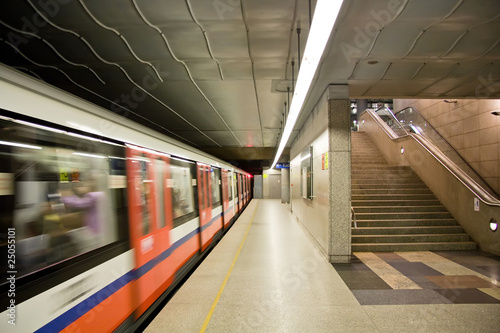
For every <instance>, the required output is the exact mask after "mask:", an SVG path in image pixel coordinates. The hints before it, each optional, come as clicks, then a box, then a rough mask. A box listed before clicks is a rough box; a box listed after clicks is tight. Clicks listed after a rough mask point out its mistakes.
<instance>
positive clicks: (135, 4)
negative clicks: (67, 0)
mask: <svg viewBox="0 0 500 333" xmlns="http://www.w3.org/2000/svg"><path fill="white" fill-rule="evenodd" d="M132 3H133V4H134V7H135V10H136V11H137V13H138V14H139V16H140V17H141V19H142V20H143V21H144V23H146V24H147V25H148V26H149V27H151V28H153V29H154V30H155V31H156V32H157V33H158V34H159V35H160V36H161V38H162V39H163V41H164V42H165V45H166V46H167V49H168V51H169V52H170V55H171V56H172V58H174V60H175V61H177V62H178V63H180V64H182V66H184V69H185V70H186V73H187V74H188V76H189V79H190V80H191V83H192V84H193V85H194V86H195V87H196V89H197V90H198V92H199V93H200V94H201V95H202V96H203V98H204V99H205V101H206V102H207V103H208V105H210V107H211V108H212V110H214V112H215V113H216V114H217V116H218V117H219V119H220V120H221V121H222V122H223V123H224V125H225V126H226V128H227V129H228V130H229V132H231V134H232V135H233V137H234V138H235V139H236V141H238V143H239V144H240V146H243V144H242V143H241V142H240V140H238V138H237V137H236V135H235V134H234V132H233V131H232V130H231V128H230V127H229V125H228V124H227V123H226V121H225V120H224V119H223V118H222V116H221V115H220V113H219V112H218V111H217V109H216V108H215V106H214V105H213V104H212V102H211V101H210V100H209V99H208V97H207V96H206V95H205V94H204V93H203V91H202V90H201V88H200V87H199V86H198V84H197V83H196V81H195V80H194V78H193V75H191V71H190V70H189V67H188V66H187V65H186V63H185V62H184V61H182V60H180V59H179V58H177V57H176V55H175V53H174V51H173V50H172V47H171V46H170V43H169V42H168V39H167V37H166V36H165V34H164V33H163V31H162V30H161V29H160V28H159V27H157V26H156V25H154V24H152V23H151V22H149V20H148V19H147V18H146V16H145V15H144V13H143V12H142V11H141V9H140V8H139V5H137V3H136V0H132ZM179 117H181V116H180V115H179ZM183 119H184V118H183ZM186 122H187V120H186ZM192 126H194V125H192ZM198 131H199V132H200V133H202V134H203V135H204V136H205V137H207V138H208V136H207V135H206V134H205V133H203V132H202V131H200V130H199V129H198ZM209 139H210V140H211V141H212V142H214V143H216V142H215V141H214V140H212V139H211V138H209ZM216 144H217V145H218V146H219V147H221V145H219V144H218V143H216Z"/></svg>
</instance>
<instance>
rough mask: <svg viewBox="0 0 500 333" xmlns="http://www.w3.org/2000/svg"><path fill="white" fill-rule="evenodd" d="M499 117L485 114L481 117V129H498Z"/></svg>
mask: <svg viewBox="0 0 500 333" xmlns="http://www.w3.org/2000/svg"><path fill="white" fill-rule="evenodd" d="M499 118H500V117H499V116H494V115H492V114H491V113H490V112H483V113H481V114H480V115H479V128H480V129H483V128H489V127H496V126H499V125H500V120H498V119H499Z"/></svg>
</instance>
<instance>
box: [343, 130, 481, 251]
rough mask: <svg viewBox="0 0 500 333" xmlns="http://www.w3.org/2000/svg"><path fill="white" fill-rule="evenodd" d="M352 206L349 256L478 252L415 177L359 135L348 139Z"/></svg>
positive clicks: (364, 136)
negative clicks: (420, 252) (359, 252)
mask: <svg viewBox="0 0 500 333" xmlns="http://www.w3.org/2000/svg"><path fill="white" fill-rule="evenodd" d="M351 202H352V207H353V208H354V212H355V217H356V226H357V228H352V238H351V241H352V250H353V251H354V252H356V251H377V252H378V251H429V250H430V251H433V250H475V249H476V248H477V246H476V244H475V243H474V242H472V241H470V237H469V235H467V234H466V233H464V230H463V228H462V227H461V226H460V225H458V223H457V221H456V220H455V219H453V217H452V216H451V214H450V213H449V212H448V211H447V210H446V208H445V207H444V206H443V205H442V204H441V203H440V201H439V200H438V199H437V198H436V197H435V195H434V194H433V193H432V192H431V191H430V190H429V189H428V188H427V185H426V184H425V183H424V182H422V180H421V179H420V177H419V176H418V175H417V174H416V173H415V172H414V171H413V170H412V169H411V168H410V167H407V166H394V165H389V164H388V163H387V161H386V160H385V158H384V156H383V155H382V154H381V152H380V151H379V150H378V148H377V146H376V145H375V144H374V143H373V142H372V140H371V139H370V137H369V136H368V135H367V133H364V132H354V133H352V135H351ZM353 224H354V223H353Z"/></svg>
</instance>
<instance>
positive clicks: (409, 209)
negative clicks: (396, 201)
mask: <svg viewBox="0 0 500 333" xmlns="http://www.w3.org/2000/svg"><path fill="white" fill-rule="evenodd" d="M354 212H355V213H356V215H358V214H362V213H372V214H379V213H434V212H443V213H448V211H447V210H446V208H445V207H444V206H442V205H436V206H390V207H385V206H383V207H380V206H356V207H354Z"/></svg>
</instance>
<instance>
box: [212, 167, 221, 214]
mask: <svg viewBox="0 0 500 333" xmlns="http://www.w3.org/2000/svg"><path fill="white" fill-rule="evenodd" d="M210 177H211V178H212V179H211V180H212V207H217V206H220V205H221V198H220V187H221V185H220V182H221V180H220V169H216V168H212V169H211V170H210Z"/></svg>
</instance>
